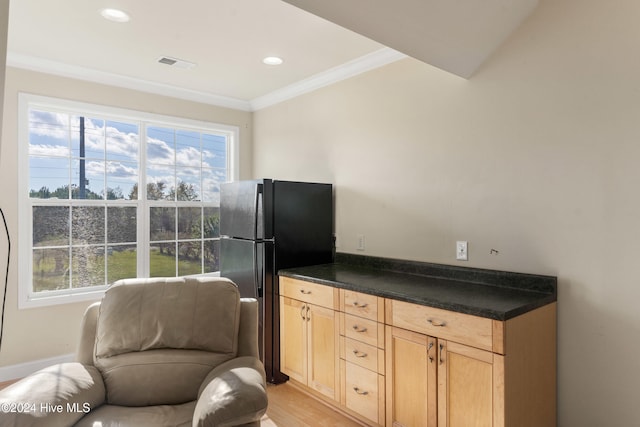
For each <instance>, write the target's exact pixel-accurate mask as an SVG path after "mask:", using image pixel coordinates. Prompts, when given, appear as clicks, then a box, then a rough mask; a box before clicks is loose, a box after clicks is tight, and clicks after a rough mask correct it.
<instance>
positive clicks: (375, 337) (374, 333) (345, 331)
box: [341, 313, 384, 348]
mask: <svg viewBox="0 0 640 427" xmlns="http://www.w3.org/2000/svg"><path fill="white" fill-rule="evenodd" d="M341 316H343V319H344V321H343V322H342V327H341V333H342V335H344V336H345V337H348V338H353V339H354V340H357V341H361V342H363V343H365V344H369V345H372V346H376V347H379V348H384V327H383V325H382V324H379V323H378V322H375V321H373V320H369V319H363V318H362V317H357V316H354V315H352V314H346V313H341Z"/></svg>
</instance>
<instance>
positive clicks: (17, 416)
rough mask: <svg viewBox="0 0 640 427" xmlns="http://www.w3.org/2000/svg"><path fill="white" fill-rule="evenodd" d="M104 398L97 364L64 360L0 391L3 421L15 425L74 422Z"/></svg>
mask: <svg viewBox="0 0 640 427" xmlns="http://www.w3.org/2000/svg"><path fill="white" fill-rule="evenodd" d="M104 398H105V389H104V384H103V382H102V377H101V376H100V372H98V370H97V369H96V368H94V367H93V366H86V365H83V364H81V363H77V362H72V363H61V364H57V365H53V366H49V367H48V368H45V369H41V370H40V371H37V372H35V373H33V374H31V375H29V376H28V377H26V378H23V379H22V380H20V381H18V382H16V383H14V384H11V385H10V386H9V387H7V388H5V389H4V390H2V391H0V404H1V405H2V407H3V411H2V419H1V421H2V425H6V426H12V427H22V426H33V427H36V426H43V427H44V426H47V427H48V426H68V425H73V424H74V423H75V422H76V421H77V420H79V419H80V418H82V416H84V415H85V414H86V413H88V412H90V411H92V410H93V409H95V408H97V407H98V406H100V405H102V404H103V403H104ZM7 405H8V406H7ZM5 408H6V409H8V410H4V409H5ZM12 408H13V409H14V410H12Z"/></svg>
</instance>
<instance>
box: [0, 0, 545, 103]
mask: <svg viewBox="0 0 640 427" xmlns="http://www.w3.org/2000/svg"><path fill="white" fill-rule="evenodd" d="M403 1H404V2H408V3H413V4H414V5H413V6H418V5H423V4H424V2H428V3H439V4H440V7H438V8H432V11H434V12H437V13H438V14H439V15H440V16H438V17H436V18H434V17H433V16H431V17H430V19H431V20H433V19H436V20H437V21H439V25H438V26H437V28H436V29H435V30H437V33H431V35H429V37H432V38H434V40H432V41H431V42H429V41H428V40H425V38H424V37H425V36H424V34H422V33H421V34H418V36H419V37H414V36H413V35H412V34H407V33H406V31H405V32H404V33H403V34H404V37H392V38H389V37H388V36H385V35H384V34H385V33H386V34H397V33H398V31H396V29H395V28H393V27H392V26H391V25H386V26H385V25H382V26H381V27H383V28H386V30H385V31H383V32H380V34H374V33H371V32H370V31H363V30H362V28H354V29H355V30H358V31H361V32H363V33H366V34H368V35H369V36H372V37H376V38H377V39H379V40H383V41H384V42H385V43H387V44H388V45H394V47H395V48H396V49H398V50H402V51H404V52H405V53H407V54H410V55H413V56H415V57H417V58H418V59H421V60H423V61H425V62H427V63H432V65H436V66H439V67H441V68H443V69H445V70H447V67H446V66H443V65H442V64H441V61H440V60H439V59H438V58H440V57H442V56H449V57H451V56H452V55H453V56H456V55H455V54H456V50H459V52H458V54H457V57H459V58H460V57H462V58H467V60H466V62H468V63H470V64H471V65H472V68H473V69H475V67H477V66H478V65H479V63H481V62H482V61H483V60H484V59H485V58H486V56H488V54H487V53H486V52H489V53H490V52H492V51H493V50H494V49H495V48H496V47H497V46H498V45H499V44H500V43H501V42H502V41H503V40H504V38H506V36H507V35H508V34H509V33H510V32H511V31H512V30H513V29H515V27H517V25H519V24H520V22H521V21H522V20H523V19H524V17H525V16H526V14H524V16H523V13H522V12H521V11H522V10H524V9H523V8H514V6H513V4H514V3H522V4H524V5H525V6H526V5H531V4H532V3H537V0H483V1H482V2H480V0H457V1H452V2H445V1H443V0H403ZM377 2H378V3H380V1H377ZM301 3H304V1H303V2H301ZM321 3H323V2H321ZM329 3H330V2H329ZM338 3H344V1H343V0H339V2H338ZM346 3H349V2H346ZM384 3H387V4H393V5H394V6H395V5H396V2H395V0H394V1H393V2H391V1H388V0H384V1H382V4H384ZM445 3H451V4H454V5H455V7H443V6H442V4H445ZM464 3H470V4H473V5H476V6H474V7H473V8H470V9H469V11H470V12H472V13H461V12H463V11H464V10H465V9H467V8H465V7H464ZM479 3H482V4H483V5H488V9H487V8H485V7H484V6H483V8H480V9H482V10H488V12H487V13H484V14H483V15H481V17H482V20H483V22H484V24H483V25H481V26H478V25H476V23H474V22H475V19H474V18H476V17H477V16H478V9H479V8H478V7H477V4H479ZM404 6H407V5H404ZM409 6H411V5H409ZM413 6H412V7H413ZM105 7H114V8H120V9H122V10H124V11H126V12H127V13H129V14H130V15H131V21H130V22H128V23H114V22H109V21H106V20H105V19H103V18H102V17H101V16H100V14H99V11H100V10H101V9H103V8H105ZM420 7H421V8H422V6H420ZM496 8H497V10H498V12H500V10H502V11H503V12H504V11H505V10H514V9H517V10H518V11H520V12H518V13H515V14H514V13H495V10H494V9H496ZM525 8H526V7H525ZM529 9H532V7H530V8H529ZM404 10H405V7H403V11H404ZM338 12H340V11H338ZM343 12H344V13H346V14H351V15H352V14H353V12H354V11H353V10H351V11H350V10H345V11H343ZM373 12H375V11H374V10H373V9H371V8H369V9H368V12H367V13H358V19H355V20H354V19H353V18H349V19H347V18H346V17H340V15H339V14H337V15H336V13H337V12H335V11H334V12H332V13H331V14H328V15H327V14H325V16H327V17H330V18H332V19H334V20H335V21H336V22H340V23H341V24H342V25H347V26H351V27H353V25H352V24H353V22H358V21H359V20H361V21H362V22H370V19H371V20H373V21H371V22H373V24H375V22H377V21H375V20H376V19H377V20H379V19H380V14H379V13H377V14H376V13H373ZM385 13H388V11H387V12H385ZM424 13H425V10H423V9H421V10H420V14H421V15H419V14H413V13H400V15H402V16H414V17H417V18H418V19H423V18H424ZM383 16H384V15H383ZM494 18H496V19H494ZM492 19H493V20H494V21H495V22H494V21H492ZM485 21H487V22H485ZM425 22H426V21H425ZM447 23H449V24H447ZM496 25H499V27H500V29H501V30H500V31H496V30H495V28H494V29H492V30H491V31H485V30H486V29H487V27H490V28H491V27H492V26H493V27H495V26H496ZM356 26H357V25H356ZM379 26H380V25H379ZM365 27H366V26H365ZM418 27H420V26H417V27H415V28H418ZM465 28H466V29H469V28H473V31H468V30H464V29H465ZM435 30H434V31H435ZM463 30H464V31H463ZM451 31H453V32H455V33H456V34H453V35H452V34H449V32H451ZM478 31H484V32H485V33H486V34H485V36H484V38H485V39H486V40H484V41H482V42H479V39H480V38H481V35H480V34H478ZM434 34H435V36H434ZM496 34H498V36H496ZM465 37H466V38H467V39H469V38H470V37H471V38H472V39H473V46H471V48H470V49H469V47H468V46H466V45H465V46H464V49H462V48H461V46H462V45H464V41H463V42H460V40H461V39H464V38H465ZM398 40H405V41H406V42H403V43H398ZM442 40H450V41H451V42H450V43H442ZM422 45H429V46H431V47H430V48H429V51H430V53H429V52H427V53H429V54H430V55H432V58H433V61H431V59H430V57H429V56H428V55H427V56H424V55H423V56H422V57H421V56H420V52H419V51H417V50H412V49H410V48H407V46H422ZM465 49H466V50H465ZM7 50H8V56H7V65H9V66H14V67H21V68H27V69H32V70H37V71H44V72H49V73H53V74H59V75H65V76H69V77H74V78H80V79H86V80H92V81H96V82H100V83H107V84H113V85H118V86H123V87H130V88H133V89H139V90H145V91H149V92H155V93H163V94H166V95H170V96H176V97H180V98H185V99H191V100H195V101H199V102H206V103H211V104H215V105H222V106H227V107H232V108H238V109H243V110H255V109H259V108H262V107H264V106H267V105H271V104H273V103H276V102H279V101H281V100H283V99H287V98H289V97H292V96H295V95H297V94H300V93H304V92H305V91H309V90H312V89H314V88H316V87H320V86H323V85H325V84H329V83H331V82H333V81H337V80H340V79H342V78H346V77H349V76H351V75H354V74H357V73H359V72H362V71H366V70H368V69H371V68H375V67H377V66H380V65H384V64H386V63H389V62H392V61H395V60H397V59H399V58H403V57H404V54H401V53H400V52H398V51H396V50H393V49H390V48H387V47H385V46H384V45H383V44H380V43H378V42H375V41H373V40H372V39H369V38H367V37H364V36H361V35H359V34H357V33H355V32H353V31H351V30H348V29H345V28H343V27H340V26H338V25H336V24H333V23H331V22H329V21H327V20H325V19H323V18H320V17H317V16H315V15H312V14H311V13H308V12H306V11H304V10H302V9H299V8H297V7H295V6H292V5H291V4H288V3H286V2H283V1H281V0H182V1H180V2H177V1H158V0H135V1H132V0H129V1H127V0H57V1H49V0H10V12H9V37H8V49H7ZM473 52H480V53H481V54H480V55H478V54H475V53H473ZM269 55H276V56H280V57H282V58H283V59H284V64H282V65H280V66H267V65H264V64H263V63H262V62H261V61H262V58H263V57H265V56H269ZM162 56H169V57H173V58H178V59H181V60H186V61H189V62H193V63H196V64H197V66H196V67H194V68H192V69H182V68H177V67H171V66H168V65H164V64H160V63H158V62H157V60H158V59H159V58H160V57H162ZM463 62H464V61H463ZM474 64H475V65H474ZM448 71H451V72H454V73H456V70H455V69H448ZM457 74H459V75H462V76H464V77H466V75H465V73H457Z"/></svg>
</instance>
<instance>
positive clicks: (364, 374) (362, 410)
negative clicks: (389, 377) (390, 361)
mask: <svg viewBox="0 0 640 427" xmlns="http://www.w3.org/2000/svg"><path fill="white" fill-rule="evenodd" d="M344 378H345V389H344V394H345V397H344V404H345V406H346V407H347V408H349V409H351V410H352V411H355V412H357V413H358V414H360V415H362V416H363V417H365V418H366V419H368V420H370V421H372V422H373V423H375V424H383V423H384V415H382V414H383V412H382V410H383V409H384V404H383V400H382V399H383V398H384V377H383V376H381V375H378V374H376V373H375V372H372V371H369V370H368V369H365V368H362V367H360V366H358V365H355V364H353V363H350V362H345V377H344Z"/></svg>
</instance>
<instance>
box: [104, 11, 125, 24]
mask: <svg viewBox="0 0 640 427" xmlns="http://www.w3.org/2000/svg"><path fill="white" fill-rule="evenodd" d="M100 15H102V17H103V18H104V19H107V20H109V21H113V22H129V20H130V19H131V18H130V17H129V15H128V14H127V13H126V12H124V11H122V10H119V9H102V10H101V11H100Z"/></svg>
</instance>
